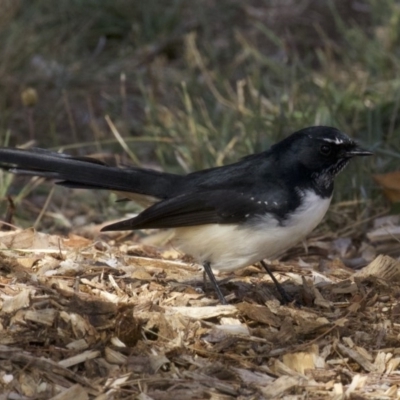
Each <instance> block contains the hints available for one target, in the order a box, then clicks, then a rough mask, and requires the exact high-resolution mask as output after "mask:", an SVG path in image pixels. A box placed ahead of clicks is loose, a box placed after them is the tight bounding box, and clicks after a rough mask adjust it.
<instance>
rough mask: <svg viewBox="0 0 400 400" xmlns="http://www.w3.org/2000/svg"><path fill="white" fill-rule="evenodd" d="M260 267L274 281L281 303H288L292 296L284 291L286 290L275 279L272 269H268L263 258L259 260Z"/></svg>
mask: <svg viewBox="0 0 400 400" xmlns="http://www.w3.org/2000/svg"><path fill="white" fill-rule="evenodd" d="M260 264H261V265H262V267H263V268H264V269H265V270H266V271H267V272H268V275H269V276H270V277H271V279H272V281H273V282H274V284H275V286H276V289H277V290H278V292H279V294H280V295H281V299H282V303H283V304H288V303H291V302H292V301H293V299H292V297H291V296H289V295H288V294H287V293H286V290H285V289H284V288H283V287H282V285H281V284H280V283H279V282H278V281H277V279H276V278H275V276H274V274H273V273H272V271H271V270H270V269H269V267H268V265H267V263H266V262H265V261H264V260H261V261H260Z"/></svg>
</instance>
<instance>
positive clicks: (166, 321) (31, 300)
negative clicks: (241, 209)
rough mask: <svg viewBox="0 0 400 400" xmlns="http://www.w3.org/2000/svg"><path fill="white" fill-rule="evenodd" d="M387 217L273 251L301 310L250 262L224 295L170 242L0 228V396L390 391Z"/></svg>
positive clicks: (394, 293) (392, 315) (399, 388)
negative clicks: (368, 226) (357, 235)
mask: <svg viewBox="0 0 400 400" xmlns="http://www.w3.org/2000/svg"><path fill="white" fill-rule="evenodd" d="M396 218H397V217H391V218H390V217H385V218H384V219H382V220H380V221H379V220H377V221H376V222H375V225H374V227H373V229H372V230H371V231H370V232H369V233H368V235H367V236H368V238H369V240H368V242H365V243H361V244H358V245H357V246H356V245H355V244H354V243H353V241H352V240H351V239H346V238H339V239H334V238H330V239H329V240H328V239H326V238H325V239H321V238H320V239H318V240H310V241H309V242H308V243H307V252H306V251H305V250H304V247H302V246H299V247H298V248H296V249H295V250H294V252H293V253H292V256H290V254H289V255H288V256H287V257H286V258H285V261H281V262H278V261H276V262H273V263H272V265H271V266H272V268H273V269H274V270H275V275H276V276H277V278H278V279H279V280H280V281H281V282H282V283H283V285H284V287H285V289H286V290H287V291H288V292H289V293H290V294H291V295H293V296H294V297H295V298H296V299H297V300H298V301H300V302H301V303H302V306H301V307H297V306H296V305H294V304H290V305H281V304H280V303H279V301H278V300H277V299H276V297H275V295H276V293H275V289H274V286H273V284H272V282H271V281H270V278H269V277H268V276H267V275H266V274H264V273H263V271H262V270H261V268H258V267H257V266H251V267H248V268H246V269H244V270H240V271H237V273H235V274H231V275H229V279H226V278H228V276H225V275H221V276H219V279H220V280H221V287H222V290H223V291H224V293H225V295H226V296H227V299H228V300H229V302H230V304H229V305H227V306H224V305H220V304H218V302H217V301H216V299H215V295H214V293H213V291H212V288H211V287H209V285H208V284H207V283H206V285H205V286H204V284H203V274H202V270H201V268H200V267H199V266H197V265H195V264H193V263H192V262H191V260H190V259H189V258H188V257H187V256H183V255H181V254H179V253H178V252H176V251H175V250H174V249H172V248H167V247H157V246H154V245H150V244H148V242H145V243H140V242H137V241H129V240H124V241H123V242H121V243H119V241H118V240H115V239H109V240H108V241H107V242H102V241H101V240H98V239H97V240H91V239H86V238H83V237H80V236H77V235H71V236H70V237H69V238H63V237H60V236H57V235H48V234H44V233H39V232H36V231H34V230H33V229H27V230H19V231H15V232H1V233H0V249H1V252H0V271H1V272H0V388H1V393H2V394H0V399H7V398H13V399H28V398H35V399H49V398H52V399H71V398H74V399H128V398H129V399H131V398H137V399H142V400H151V399H154V400H163V399H171V398H174V399H176V400H179V399H182V400H183V399H279V398H285V399H289V398H290V399H305V398H307V399H326V398H333V399H345V398H349V399H394V398H399V397H400V368H399V366H400V346H399V340H400V322H399V321H400V300H399V299H400V261H399V256H400V254H399V248H400V246H399V245H398V242H396V237H393V235H392V234H386V235H383V234H382V232H383V231H382V230H385V229H386V232H388V231H389V232H393V229H396V228H399V220H398V218H397V219H396ZM395 243H397V246H396V245H395ZM382 248H387V249H391V252H390V254H391V256H389V255H382V252H381V251H380V250H379V249H382ZM379 254H380V255H379ZM351 260H358V261H357V262H353V264H355V265H356V268H358V269H356V270H355V269H353V268H349V266H348V265H349V264H352V263H351V262H350V261H351Z"/></svg>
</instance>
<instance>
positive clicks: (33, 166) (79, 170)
mask: <svg viewBox="0 0 400 400" xmlns="http://www.w3.org/2000/svg"><path fill="white" fill-rule="evenodd" d="M0 168H2V169H5V170H8V171H10V172H12V173H15V174H20V175H31V176H40V177H44V178H47V179H54V180H56V181H57V184H60V185H63V186H68V187H73V188H86V189H106V190H113V191H118V192H125V193H137V194H143V195H147V196H152V197H155V198H158V199H165V198H168V197H169V195H170V193H171V192H172V191H173V190H174V189H176V187H177V185H179V184H180V182H181V181H182V178H183V176H181V175H175V174H169V173H165V172H159V171H154V170H148V169H144V168H136V167H126V168H119V167H111V166H109V165H107V164H104V163H103V162H101V161H99V160H97V159H94V158H90V157H73V156H69V155H67V154H63V153H55V152H51V151H48V150H43V149H37V148H34V149H29V150H24V149H12V148H6V147H3V148H0Z"/></svg>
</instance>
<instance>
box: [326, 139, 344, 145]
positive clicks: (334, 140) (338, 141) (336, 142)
mask: <svg viewBox="0 0 400 400" xmlns="http://www.w3.org/2000/svg"><path fill="white" fill-rule="evenodd" d="M322 140H323V141H324V142H329V143H335V144H342V143H344V141H343V140H342V139H339V138H335V139H327V138H323V139H322Z"/></svg>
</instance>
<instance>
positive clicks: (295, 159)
mask: <svg viewBox="0 0 400 400" xmlns="http://www.w3.org/2000/svg"><path fill="white" fill-rule="evenodd" d="M271 150H272V151H273V152H274V154H275V155H277V157H278V158H279V159H280V161H282V162H283V164H284V165H287V166H288V171H290V170H291V171H296V173H299V174H301V175H304V176H305V178H307V179H309V178H311V179H312V180H313V182H314V183H315V184H316V185H317V186H318V187H320V188H321V189H324V188H326V189H327V188H329V187H332V185H333V180H334V178H335V176H336V175H337V174H338V173H339V172H340V171H342V170H343V169H344V168H345V167H346V165H347V164H348V163H349V161H350V160H351V159H352V158H353V157H354V156H369V155H372V153H371V152H370V151H367V150H364V149H362V148H361V147H360V146H359V145H358V144H357V143H356V142H355V141H354V140H353V139H351V138H350V137H349V136H347V135H346V134H344V133H343V132H341V131H339V130H338V129H336V128H331V127H327V126H313V127H309V128H305V129H302V130H300V131H298V132H295V133H293V134H292V135H290V136H289V137H287V138H286V139H284V140H282V141H281V142H279V143H277V144H276V145H275V146H273V147H272V148H271ZM281 165H282V164H281Z"/></svg>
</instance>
